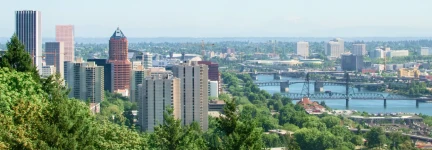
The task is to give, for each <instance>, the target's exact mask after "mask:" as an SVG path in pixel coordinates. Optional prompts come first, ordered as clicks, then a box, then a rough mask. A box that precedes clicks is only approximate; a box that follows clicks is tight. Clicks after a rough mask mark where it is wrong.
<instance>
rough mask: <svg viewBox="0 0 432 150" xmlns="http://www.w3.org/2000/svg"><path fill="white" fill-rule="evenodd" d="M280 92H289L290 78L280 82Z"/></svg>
mask: <svg viewBox="0 0 432 150" xmlns="http://www.w3.org/2000/svg"><path fill="white" fill-rule="evenodd" d="M280 92H281V93H284V92H289V80H287V81H285V82H280Z"/></svg>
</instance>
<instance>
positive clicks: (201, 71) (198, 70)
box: [172, 61, 208, 131]
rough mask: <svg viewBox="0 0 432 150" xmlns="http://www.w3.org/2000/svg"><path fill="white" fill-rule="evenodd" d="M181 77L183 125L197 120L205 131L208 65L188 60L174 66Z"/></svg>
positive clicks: (175, 72)
mask: <svg viewBox="0 0 432 150" xmlns="http://www.w3.org/2000/svg"><path fill="white" fill-rule="evenodd" d="M172 72H173V75H174V76H175V77H177V78H179V79H180V91H181V95H180V97H181V99H180V101H181V119H182V124H183V125H188V124H191V123H192V122H194V121H196V122H198V123H199V124H200V127H201V129H202V130H203V131H207V129H208V114H207V112H208V67H207V65H204V64H198V63H197V62H194V61H192V62H187V63H183V64H180V65H176V66H174V67H173V68H172Z"/></svg>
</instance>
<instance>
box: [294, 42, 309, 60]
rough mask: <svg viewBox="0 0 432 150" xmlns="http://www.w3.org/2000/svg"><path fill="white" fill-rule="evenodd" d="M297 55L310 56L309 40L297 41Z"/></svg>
mask: <svg viewBox="0 0 432 150" xmlns="http://www.w3.org/2000/svg"><path fill="white" fill-rule="evenodd" d="M297 55H300V56H303V57H308V56H309V42H304V41H300V42H297Z"/></svg>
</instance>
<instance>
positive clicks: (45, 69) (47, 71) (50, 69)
mask: <svg viewBox="0 0 432 150" xmlns="http://www.w3.org/2000/svg"><path fill="white" fill-rule="evenodd" d="M55 73H56V68H55V67H54V66H53V65H49V66H42V77H45V78H46V77H49V76H50V75H53V74H55Z"/></svg>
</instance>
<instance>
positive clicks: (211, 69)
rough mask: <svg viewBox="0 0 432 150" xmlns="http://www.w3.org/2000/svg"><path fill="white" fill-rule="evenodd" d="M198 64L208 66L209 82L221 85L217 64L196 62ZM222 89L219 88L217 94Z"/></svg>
mask: <svg viewBox="0 0 432 150" xmlns="http://www.w3.org/2000/svg"><path fill="white" fill-rule="evenodd" d="M198 64H205V65H207V66H208V79H209V80H210V81H217V82H218V85H221V83H220V82H221V80H220V74H219V64H218V63H214V62H211V61H198ZM221 91H222V88H221V87H219V93H220V92H221Z"/></svg>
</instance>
